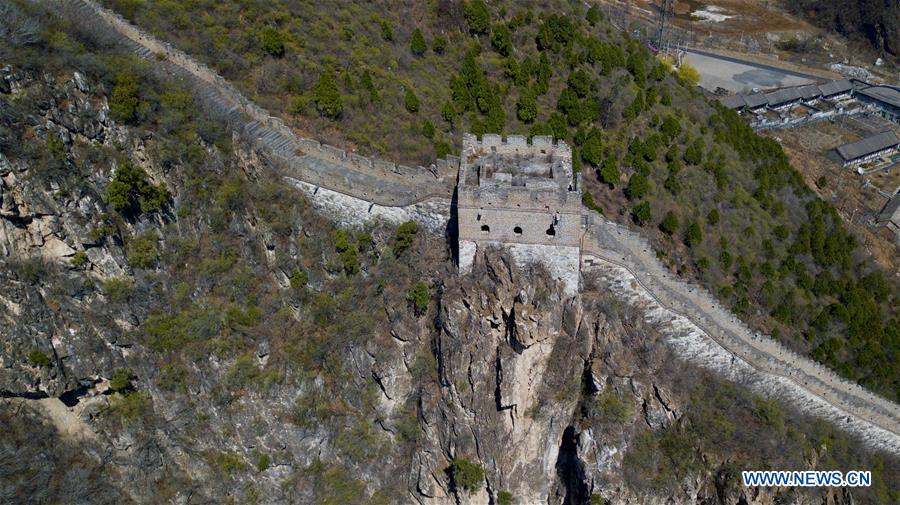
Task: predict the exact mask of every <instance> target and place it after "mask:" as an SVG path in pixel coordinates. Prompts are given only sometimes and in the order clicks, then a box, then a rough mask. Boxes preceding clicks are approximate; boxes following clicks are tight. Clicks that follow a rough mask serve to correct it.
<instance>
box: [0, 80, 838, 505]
mask: <svg viewBox="0 0 900 505" xmlns="http://www.w3.org/2000/svg"><path fill="white" fill-rule="evenodd" d="M0 83H3V85H0V93H2V94H0V100H2V102H0V106H2V107H0V179H2V181H3V182H2V186H0V188H2V193H0V204H2V205H0V209H2V211H0V244H2V249H0V253H2V254H0V263H2V266H3V268H0V337H2V338H0V346H2V347H0V393H2V397H3V398H0V421H3V423H2V424H3V425H4V426H7V427H8V428H9V429H8V430H7V431H6V432H5V436H4V437H0V483H3V486H0V501H3V502H10V503H29V502H35V501H41V500H44V501H54V500H55V501H63V502H79V501H82V500H83V501H92V502H97V503H127V502H129V501H132V502H136V503H146V502H152V503H166V502H171V503H227V502H246V503H365V502H369V503H422V504H434V505H443V504H484V503H496V504H499V503H510V502H509V501H508V500H510V499H512V500H515V502H516V503H520V504H525V503H529V504H530V503H548V504H582V503H592V504H593V503H603V500H606V501H607V502H608V503H613V504H618V503H646V504H657V503H658V504H662V503H720V504H729V505H730V504H736V503H753V504H770V503H776V501H775V500H776V499H783V498H786V497H787V498H795V501H796V503H810V504H811V503H849V496H844V495H841V494H839V493H831V494H828V495H824V496H819V495H806V494H792V493H782V492H755V491H754V492H748V491H747V490H744V489H742V488H741V487H740V486H739V485H738V483H737V480H736V479H737V475H739V474H737V473H735V472H736V470H735V469H736V468H742V466H741V465H743V464H744V463H742V461H743V460H741V459H740V457H739V456H734V458H732V459H731V460H728V459H725V458H721V457H720V456H718V455H715V454H712V453H709V452H707V451H705V450H702V449H694V448H691V446H690V444H689V442H692V441H693V440H691V439H688V438H685V437H684V436H683V435H684V434H685V433H693V432H695V431H697V430H698V429H699V428H697V426H696V425H697V423H698V422H699V421H700V420H702V419H703V418H705V417H709V418H714V420H715V422H716V423H719V424H716V426H719V425H721V424H724V421H722V419H720V416H721V414H719V413H717V411H716V410H715V409H716V406H715V405H714V403H715V401H707V402H706V403H707V404H712V405H710V406H709V409H710V410H709V412H706V411H704V412H703V413H702V414H701V415H697V408H698V407H697V405H698V403H697V402H696V401H695V400H694V399H692V397H691V394H692V390H693V389H695V388H699V387H700V386H701V385H702V384H704V383H710V382H713V381H712V379H711V378H709V377H707V376H704V375H701V374H700V373H699V372H698V371H696V370H693V369H691V368H687V367H685V366H684V365H682V364H679V363H677V362H674V361H673V360H672V359H671V356H670V354H669V352H668V350H667V349H666V347H665V345H664V344H663V343H662V339H661V338H660V337H659V336H658V335H657V333H656V331H655V329H654V328H653V327H652V326H650V325H648V324H646V323H644V322H643V316H642V315H641V314H640V313H639V312H636V311H635V310H634V309H630V308H628V307H626V306H624V305H622V304H620V303H619V302H617V301H616V300H615V299H613V298H611V297H609V296H607V294H606V288H605V286H604V285H603V283H602V282H600V281H599V280H597V279H585V280H584V281H585V282H584V289H583V291H582V293H581V294H579V295H578V296H576V297H571V296H567V295H566V294H565V290H564V287H563V286H562V285H561V284H559V283H558V282H555V281H553V280H552V279H551V277H550V276H549V275H548V274H547V273H546V272H545V271H544V270H543V269H542V268H540V267H532V268H524V269H523V268H519V267H516V266H515V265H514V263H513V262H512V261H511V259H510V257H509V256H508V254H506V253H504V252H502V251H487V252H482V253H480V255H479V256H478V257H477V258H476V260H475V263H474V267H473V271H472V272H471V273H470V274H468V275H465V276H457V275H456V273H455V271H454V268H453V265H452V259H451V255H450V251H449V248H448V246H447V244H446V241H445V240H444V238H443V237H440V236H437V235H434V234H429V233H425V232H424V231H420V232H419V233H418V234H417V235H416V234H415V233H413V235H412V236H409V235H403V234H401V233H400V232H399V231H398V230H395V229H394V228H393V227H385V226H384V225H383V224H379V223H377V222H375V223H368V224H366V225H360V226H356V227H354V228H353V229H338V228H337V227H336V225H335V224H334V223H332V222H331V221H330V219H329V217H328V213H327V205H325V206H321V207H319V208H320V209H323V210H322V211H314V210H313V207H314V206H313V205H311V204H310V203H309V202H307V201H306V200H305V198H304V197H303V196H302V195H301V194H300V193H299V192H295V191H293V190H290V189H288V187H287V186H286V185H284V186H283V187H282V186H281V185H280V184H272V183H271V182H270V176H269V174H270V172H268V171H267V167H266V162H265V161H264V160H263V159H260V158H259V157H258V156H257V155H256V153H255V152H254V151H253V150H252V149H249V148H247V147H246V146H244V145H243V144H242V143H241V142H240V139H234V140H233V141H232V142H218V143H213V142H209V141H206V140H204V139H203V138H202V137H198V136H185V137H182V138H179V142H180V144H178V145H187V146H190V147H191V149H194V150H195V151H196V152H194V154H192V155H191V156H188V157H182V158H179V157H174V159H175V161H171V159H173V156H171V155H170V154H168V151H166V149H168V148H169V147H168V146H170V145H171V144H169V143H168V142H170V140H171V139H170V136H171V135H172V133H171V132H172V131H173V130H174V131H176V132H177V131H178V130H177V128H171V127H170V126H171V125H169V127H165V125H166V124H168V123H164V122H162V121H161V122H160V123H158V124H154V125H151V126H152V127H150V126H147V125H143V126H138V125H129V124H124V123H123V122H121V121H117V120H114V119H111V117H110V114H109V108H108V105H107V103H108V101H109V93H108V91H107V89H106V87H105V85H104V84H103V82H102V81H100V80H98V79H96V78H94V79H92V78H90V77H86V76H85V75H82V74H79V73H74V72H71V71H64V72H58V73H49V72H48V73H39V72H30V71H26V70H21V69H18V68H12V67H7V68H5V69H4V70H3V71H2V73H0ZM165 107H166V106H165V105H160V110H161V111H163V112H165V110H166V109H165ZM160 114H161V115H162V112H160ZM184 138H188V139H189V140H184ZM23 139H25V140H27V142H24V141H23ZM226 140H227V139H226ZM198 153H200V154H198ZM165 160H170V161H168V162H167V161H165ZM191 160H193V161H191ZM127 165H132V166H137V167H140V168H141V170H143V172H144V173H145V174H146V180H145V181H144V183H145V184H149V185H156V186H159V187H163V186H164V187H165V188H167V191H168V193H169V196H170V201H169V202H168V204H167V205H166V206H165V208H164V209H161V210H160V211H159V212H147V213H142V214H141V215H138V216H131V217H128V218H126V217H124V216H118V217H116V216H117V214H116V212H117V211H116V210H115V209H114V205H113V203H112V202H111V198H110V195H111V193H110V191H109V187H110V184H111V183H112V182H113V181H115V180H117V174H119V173H121V170H123V167H125V166H127ZM148 237H152V238H150V239H148ZM419 283H421V284H423V285H424V286H425V293H426V295H427V296H426V297H425V300H424V301H422V300H417V298H416V297H415V296H414V295H413V293H414V290H413V288H414V287H415V286H416V285H417V284H419ZM704 391H705V390H704ZM728 398H739V399H740V398H741V397H739V396H738V395H737V394H736V393H734V394H733V395H732V396H730V397H728ZM692 414H693V415H692ZM726 421H727V420H726ZM655 437H663V442H662V443H657V442H656V438H655ZM741 443H743V442H741ZM654 444H656V445H654ZM656 449H659V451H658V454H657V452H654V451H655V450H656ZM821 450H822V451H824V452H827V451H825V450H824V449H821ZM641 451H645V452H641ZM679 451H681V452H679ZM736 454H737V453H736ZM818 454H819V453H818V452H813V453H810V454H808V455H804V456H808V458H807V460H806V461H804V462H802V464H806V465H809V466H810V467H815V466H816V465H817V458H818V457H819V456H818ZM676 459H678V461H687V462H689V463H690V464H689V465H688V464H680V463H679V464H676V463H672V461H675V460H676ZM39 461H43V462H46V464H44V463H41V464H40V465H38V463H36V462H39ZM38 466H40V472H37V473H36V472H35V471H34V469H35V468H37V467H38ZM71 468H78V469H79V471H78V472H74V471H72V470H71ZM29 476H33V478H30V477H29ZM35 476H36V477H35ZM35 479H36V480H37V481H38V483H39V484H41V485H36V484H35Z"/></svg>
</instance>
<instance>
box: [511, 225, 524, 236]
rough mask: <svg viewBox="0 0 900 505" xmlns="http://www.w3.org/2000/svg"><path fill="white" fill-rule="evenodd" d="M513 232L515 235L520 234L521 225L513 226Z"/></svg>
mask: <svg viewBox="0 0 900 505" xmlns="http://www.w3.org/2000/svg"><path fill="white" fill-rule="evenodd" d="M513 233H515V234H516V235H521V234H522V227H521V226H516V227H515V228H513Z"/></svg>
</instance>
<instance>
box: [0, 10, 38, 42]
mask: <svg viewBox="0 0 900 505" xmlns="http://www.w3.org/2000/svg"><path fill="white" fill-rule="evenodd" d="M40 31H41V24H40V22H39V21H38V20H37V19H35V18H33V17H31V16H29V15H28V14H26V13H25V12H24V11H22V9H21V8H19V7H18V6H17V5H15V4H12V3H2V4H0V41H3V43H4V45H7V46H9V47H23V46H28V45H31V44H36V43H37V42H38V41H39V40H40Z"/></svg>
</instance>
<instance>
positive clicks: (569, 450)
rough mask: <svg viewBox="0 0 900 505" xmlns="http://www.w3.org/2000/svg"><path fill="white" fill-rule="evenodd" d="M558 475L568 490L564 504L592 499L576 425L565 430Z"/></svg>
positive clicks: (578, 504)
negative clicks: (579, 456) (580, 457)
mask: <svg viewBox="0 0 900 505" xmlns="http://www.w3.org/2000/svg"><path fill="white" fill-rule="evenodd" d="M556 475H557V477H558V478H559V480H560V482H561V483H562V485H563V486H564V487H565V490H566V494H565V498H564V499H563V505H580V504H582V503H586V502H587V501H588V500H589V499H590V490H589V489H588V486H587V484H586V483H585V475H584V468H583V467H582V465H581V462H580V461H579V459H578V434H577V433H575V427H574V426H571V425H570V426H567V427H566V429H565V431H563V436H562V442H561V443H560V446H559V455H558V456H557V458H556Z"/></svg>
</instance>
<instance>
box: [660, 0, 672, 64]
mask: <svg viewBox="0 0 900 505" xmlns="http://www.w3.org/2000/svg"><path fill="white" fill-rule="evenodd" d="M658 12H659V20H658V22H657V25H656V48H657V49H658V50H659V51H660V52H668V45H669V40H668V37H667V34H666V28H667V27H668V25H669V20H670V19H672V16H674V15H675V0H663V2H662V5H660V6H659V10H658Z"/></svg>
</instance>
